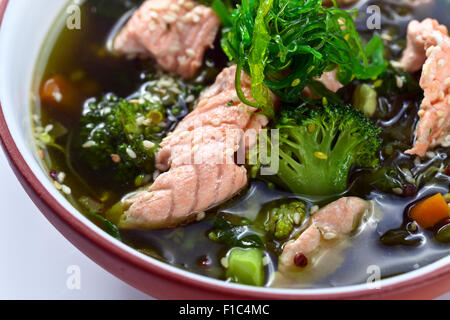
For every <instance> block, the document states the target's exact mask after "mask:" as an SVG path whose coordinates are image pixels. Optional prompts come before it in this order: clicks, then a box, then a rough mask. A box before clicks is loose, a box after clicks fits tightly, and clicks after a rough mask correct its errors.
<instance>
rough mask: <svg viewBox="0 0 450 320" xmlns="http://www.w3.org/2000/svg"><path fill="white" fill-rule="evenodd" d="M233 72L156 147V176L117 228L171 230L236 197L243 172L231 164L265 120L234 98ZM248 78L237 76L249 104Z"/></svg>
mask: <svg viewBox="0 0 450 320" xmlns="http://www.w3.org/2000/svg"><path fill="white" fill-rule="evenodd" d="M235 73H236V67H235V66H233V67H230V68H226V69H224V70H223V71H222V72H221V73H220V74H219V76H218V77H217V79H216V82H215V84H214V85H212V86H211V87H210V88H209V89H207V90H206V91H205V92H203V94H202V95H201V97H200V101H199V103H198V105H197V107H196V108H195V109H194V110H193V111H192V112H191V113H190V114H188V115H187V116H186V117H185V118H184V119H183V120H182V121H181V122H180V123H179V124H178V126H177V127H176V129H175V130H174V131H173V132H172V133H171V134H169V135H168V136H167V137H166V138H165V139H164V140H163V142H162V143H161V149H160V151H159V152H158V153H157V154H156V166H157V168H158V169H159V170H161V171H166V170H168V171H167V172H164V173H162V174H161V175H159V176H158V177H157V178H156V180H155V182H154V183H153V184H152V185H151V186H150V187H149V188H148V189H147V190H144V191H142V192H139V193H138V194H136V195H134V196H132V197H131V198H129V199H126V200H125V201H124V209H125V211H124V213H123V215H122V218H121V220H120V222H119V226H120V227H122V228H141V229H159V228H168V227H174V226H177V225H179V224H183V223H187V222H189V221H193V220H195V219H201V218H202V217H204V211H205V210H206V209H208V208H210V207H213V206H215V205H217V204H219V203H221V202H223V201H225V200H227V199H229V198H231V197H232V196H233V195H235V194H236V193H237V192H239V191H240V190H241V189H242V188H244V187H245V185H246V184H247V171H246V169H245V167H244V166H242V165H238V164H236V163H235V161H234V156H235V153H236V152H237V151H238V150H239V148H242V149H243V150H248V149H249V148H251V147H252V144H254V143H255V142H256V137H253V138H251V139H248V141H247V143H249V144H250V145H248V146H244V145H243V143H244V141H245V140H246V137H247V133H248V132H249V131H251V130H253V131H254V132H253V133H254V135H255V136H256V135H257V134H258V132H259V130H260V129H261V128H263V127H264V126H265V125H267V122H268V120H267V118H266V117H265V116H262V115H259V114H256V113H255V112H254V111H255V109H253V108H251V107H249V106H246V105H244V104H243V103H241V102H240V100H239V99H238V97H237V96H236V88H235V85H234V84H235ZM250 85H251V83H250V78H249V77H248V76H246V75H245V74H243V75H242V90H243V91H244V94H245V95H246V97H248V98H249V99H250V97H251V89H250Z"/></svg>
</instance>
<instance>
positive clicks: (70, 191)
mask: <svg viewBox="0 0 450 320" xmlns="http://www.w3.org/2000/svg"><path fill="white" fill-rule="evenodd" d="M61 191H62V192H64V193H65V194H67V195H69V194H71V193H72V190H71V189H70V188H69V187H68V186H66V185H65V184H64V185H62V186H61Z"/></svg>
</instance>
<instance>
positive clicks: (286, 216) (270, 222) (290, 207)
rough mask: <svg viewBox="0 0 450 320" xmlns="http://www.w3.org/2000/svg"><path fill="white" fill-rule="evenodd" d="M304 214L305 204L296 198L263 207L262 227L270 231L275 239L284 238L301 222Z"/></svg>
mask: <svg viewBox="0 0 450 320" xmlns="http://www.w3.org/2000/svg"><path fill="white" fill-rule="evenodd" d="M305 215H306V207H305V204H304V203H303V202H302V201H297V200H296V201H291V202H290V203H283V204H281V205H275V206H270V207H266V208H263V210H262V216H263V217H265V221H264V229H265V230H266V231H267V232H271V233H272V234H273V236H274V238H276V239H283V238H286V237H287V236H289V235H290V234H291V232H292V230H293V229H294V226H295V225H296V226H298V225H300V224H301V223H302V221H303V220H304V218H305Z"/></svg>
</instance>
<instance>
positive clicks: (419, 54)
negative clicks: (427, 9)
mask: <svg viewBox="0 0 450 320" xmlns="http://www.w3.org/2000/svg"><path fill="white" fill-rule="evenodd" d="M446 37H448V31H447V27H446V26H444V25H440V24H439V22H438V21H436V20H435V19H430V18H428V19H425V20H423V21H422V22H419V21H417V20H413V21H411V22H410V23H409V24H408V30H407V36H406V49H405V51H403V55H402V58H401V59H400V65H399V66H400V68H401V69H403V70H405V71H408V72H416V71H418V70H420V69H422V66H423V64H424V63H425V60H426V59H427V57H426V54H425V53H426V50H427V49H428V48H429V47H431V46H437V45H438V44H439V43H441V42H442V41H443V39H444V38H446Z"/></svg>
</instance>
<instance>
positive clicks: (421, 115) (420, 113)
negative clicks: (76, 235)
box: [417, 109, 425, 117]
mask: <svg viewBox="0 0 450 320" xmlns="http://www.w3.org/2000/svg"><path fill="white" fill-rule="evenodd" d="M417 114H418V116H419V117H423V115H424V114H425V110H423V109H420V110H419V112H417Z"/></svg>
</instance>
